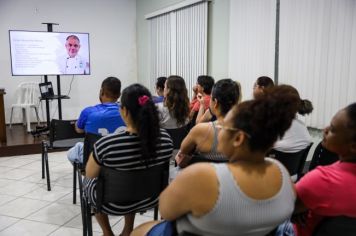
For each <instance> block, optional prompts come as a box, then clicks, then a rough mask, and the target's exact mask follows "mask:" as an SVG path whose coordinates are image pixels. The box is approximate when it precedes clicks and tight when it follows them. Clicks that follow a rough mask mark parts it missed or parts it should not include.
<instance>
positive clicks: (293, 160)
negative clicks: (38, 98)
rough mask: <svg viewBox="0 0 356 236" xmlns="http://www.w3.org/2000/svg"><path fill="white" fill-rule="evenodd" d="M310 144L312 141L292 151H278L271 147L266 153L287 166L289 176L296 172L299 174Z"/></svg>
mask: <svg viewBox="0 0 356 236" xmlns="http://www.w3.org/2000/svg"><path fill="white" fill-rule="evenodd" d="M312 145H313V143H311V144H309V146H308V147H306V148H305V149H303V150H301V151H299V152H293V153H287V152H280V151H277V150H274V149H272V150H271V151H270V152H269V154H268V155H269V156H270V157H272V158H274V159H277V160H278V161H280V162H281V163H282V164H283V165H284V166H285V167H286V168H287V170H288V171H289V174H290V175H291V176H292V175H296V174H297V175H298V176H301V174H302V172H303V167H304V164H305V160H306V159H307V156H308V152H309V150H310V148H311V146H312Z"/></svg>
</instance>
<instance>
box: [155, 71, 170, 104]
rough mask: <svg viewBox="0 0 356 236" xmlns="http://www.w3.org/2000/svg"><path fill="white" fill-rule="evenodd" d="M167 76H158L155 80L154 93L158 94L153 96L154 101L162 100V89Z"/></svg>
mask: <svg viewBox="0 0 356 236" xmlns="http://www.w3.org/2000/svg"><path fill="white" fill-rule="evenodd" d="M166 80H167V77H158V78H157V81H156V93H157V95H158V96H153V97H152V99H153V102H154V103H161V102H163V100H164V96H163V91H164V84H165V83H166Z"/></svg>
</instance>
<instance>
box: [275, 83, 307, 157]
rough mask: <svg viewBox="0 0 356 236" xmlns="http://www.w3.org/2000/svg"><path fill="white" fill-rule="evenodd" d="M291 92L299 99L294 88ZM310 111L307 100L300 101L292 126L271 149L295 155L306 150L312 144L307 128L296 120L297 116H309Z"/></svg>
mask: <svg viewBox="0 0 356 236" xmlns="http://www.w3.org/2000/svg"><path fill="white" fill-rule="evenodd" d="M292 92H293V93H295V94H296V95H297V96H298V97H299V98H300V96H299V93H298V91H297V90H296V89H295V88H293V91H292ZM312 111H313V104H312V103H311V102H310V101H309V100H306V99H300V102H299V108H298V113H297V114H296V116H295V118H294V120H293V122H292V125H291V126H290V128H289V129H288V130H287V131H286V133H285V134H284V136H283V137H282V138H281V139H279V140H278V141H277V142H276V143H275V144H274V146H273V149H274V150H277V151H280V152H289V153H295V152H299V151H301V150H303V149H305V148H307V147H308V146H309V145H310V144H311V142H312V141H311V137H310V134H309V131H308V128H307V126H306V125H305V124H304V122H303V121H301V120H300V119H299V118H298V114H299V115H302V116H304V115H306V114H310V113H311V112H312Z"/></svg>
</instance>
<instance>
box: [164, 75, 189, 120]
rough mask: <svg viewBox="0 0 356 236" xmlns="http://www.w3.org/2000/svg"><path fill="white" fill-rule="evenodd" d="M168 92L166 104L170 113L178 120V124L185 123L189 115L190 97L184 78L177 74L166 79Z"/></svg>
mask: <svg viewBox="0 0 356 236" xmlns="http://www.w3.org/2000/svg"><path fill="white" fill-rule="evenodd" d="M166 85H167V89H168V93H167V95H166V98H165V105H166V106H167V108H168V110H169V113H170V114H171V115H172V116H173V117H174V118H175V119H176V120H177V125H178V126H183V125H185V123H186V121H187V118H188V116H189V98H188V91H187V87H186V85H185V82H184V79H183V78H182V77H180V76H177V75H171V76H169V77H168V78H167V81H166Z"/></svg>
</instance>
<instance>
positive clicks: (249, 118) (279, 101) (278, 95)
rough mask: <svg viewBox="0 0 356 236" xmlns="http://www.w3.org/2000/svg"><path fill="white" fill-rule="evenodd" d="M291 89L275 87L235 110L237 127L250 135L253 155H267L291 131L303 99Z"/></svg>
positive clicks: (250, 146) (284, 86)
mask: <svg viewBox="0 0 356 236" xmlns="http://www.w3.org/2000/svg"><path fill="white" fill-rule="evenodd" d="M294 90H295V89H294V88H293V87H292V86H289V85H280V86H274V87H273V88H271V89H269V90H266V92H265V93H264V94H263V95H261V96H259V97H258V98H256V99H255V100H250V101H246V102H243V103H240V104H239V105H238V106H237V107H235V108H234V112H235V114H234V118H233V122H234V127H235V128H238V129H241V130H243V131H245V132H246V133H247V134H249V136H250V137H249V138H248V139H247V140H248V145H249V148H250V150H251V151H257V150H258V151H263V152H265V151H267V150H268V149H270V148H271V147H272V145H273V144H274V143H275V141H276V140H277V139H278V138H280V137H282V136H283V135H284V133H285V131H286V130H287V129H288V128H289V127H290V125H291V123H292V120H293V119H294V117H295V114H296V113H297V111H298V107H299V103H300V98H299V96H298V95H297V94H296V93H295V92H294Z"/></svg>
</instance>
